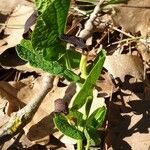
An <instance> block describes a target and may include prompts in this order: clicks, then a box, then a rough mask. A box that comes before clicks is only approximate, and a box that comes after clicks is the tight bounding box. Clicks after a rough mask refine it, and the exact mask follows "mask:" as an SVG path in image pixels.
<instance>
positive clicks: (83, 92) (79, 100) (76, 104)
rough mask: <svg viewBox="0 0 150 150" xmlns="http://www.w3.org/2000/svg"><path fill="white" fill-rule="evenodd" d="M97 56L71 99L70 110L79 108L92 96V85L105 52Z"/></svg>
mask: <svg viewBox="0 0 150 150" xmlns="http://www.w3.org/2000/svg"><path fill="white" fill-rule="evenodd" d="M97 57H98V58H97V59H96V62H95V65H94V67H93V69H92V70H91V71H90V73H89V75H88V77H87V79H86V80H85V82H84V84H83V86H82V87H81V89H80V91H79V93H78V94H77V96H76V97H75V99H74V101H73V105H72V108H71V110H72V111H73V110H78V109H79V108H81V107H82V106H83V105H84V104H85V103H86V100H87V99H88V98H89V97H92V96H93V94H92V93H93V87H94V85H95V83H96V81H97V79H98V78H99V76H100V73H101V70H102V68H103V64H104V61H105V57H106V56H105V52H104V51H101V52H100V53H99V55H98V56H97Z"/></svg>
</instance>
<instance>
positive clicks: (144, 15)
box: [112, 0, 150, 37]
mask: <svg viewBox="0 0 150 150" xmlns="http://www.w3.org/2000/svg"><path fill="white" fill-rule="evenodd" d="M149 7H150V2H149V0H142V1H141V0H129V1H128V4H122V5H118V6H115V7H114V10H115V14H114V15H113V16H112V18H113V20H114V24H115V25H116V26H121V27H122V28H123V30H125V31H126V32H131V33H133V34H135V33H138V32H140V33H141V35H142V36H145V37H146V36H149V35H150V9H149Z"/></svg>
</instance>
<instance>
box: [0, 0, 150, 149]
mask: <svg viewBox="0 0 150 150" xmlns="http://www.w3.org/2000/svg"><path fill="white" fill-rule="evenodd" d="M7 2H8V3H9V0H7ZM75 2H76V1H75ZM16 3H18V1H14V3H13V1H12V6H10V5H9V6H10V7H7V9H8V10H5V9H4V8H0V10H1V11H0V12H1V16H5V15H6V18H7V19H6V20H5V22H2V23H6V24H8V25H9V24H12V25H16V24H20V25H24V24H25V21H26V20H27V18H29V17H30V15H31V14H32V13H33V11H34V8H33V7H31V6H33V5H31V3H29V2H27V3H24V4H21V6H19V7H16V6H17V4H16ZM97 3H98V2H96V3H95V2H94V3H93V2H92V4H94V5H97ZM27 4H28V5H27ZM75 4H76V3H75ZM1 6H4V5H3V4H2V5H0V7H1ZM76 6H78V5H77V4H76ZM148 7H149V2H148V0H143V1H138V2H137V1H135V0H129V2H128V3H127V4H119V5H118V4H117V5H115V6H114V7H113V11H114V12H115V13H114V12H112V11H111V13H112V14H111V15H110V12H109V11H108V12H107V11H106V13H104V12H105V11H104V12H103V13H104V14H101V12H100V14H99V15H97V16H96V19H97V20H99V21H100V22H101V23H98V24H97V20H96V22H93V23H95V26H94V27H93V26H89V27H90V30H89V31H88V30H87V31H88V32H85V31H86V29H88V28H87V26H88V25H85V31H84V30H82V32H80V30H79V29H80V28H81V26H82V28H84V23H85V21H87V17H85V16H84V17H83V18H82V19H81V21H79V22H78V24H75V25H79V27H78V28H79V29H78V28H76V27H74V28H73V29H72V33H73V31H74V30H75V33H76V30H79V31H78V32H79V37H82V36H85V37H87V38H89V37H90V38H91V41H90V44H89V45H90V46H89V48H90V49H94V52H93V54H92V55H91V56H92V57H94V56H95V55H96V53H97V48H96V47H99V46H101V45H103V47H104V48H106V50H107V58H106V61H105V64H104V68H105V69H106V70H107V75H105V76H102V78H100V79H99V80H98V83H97V88H96V89H97V91H96V92H95V95H94V96H95V99H96V100H99V98H96V97H98V96H99V95H100V96H103V97H101V99H102V100H101V101H105V102H106V105H107V108H108V116H107V121H106V127H105V130H106V132H105V130H104V131H103V133H104V134H105V137H104V145H103V148H105V149H133V150H137V149H148V148H149V146H150V145H149V143H150V136H149V132H150V124H149V122H150V121H149V118H150V117H149V109H150V108H149V106H150V105H149V92H150V87H149V85H150V83H149V74H148V73H149V72H148V70H149V60H150V56H149V43H148V41H149V14H150V12H149V9H147V8H148ZM79 8H80V7H79ZM4 10H5V12H4ZM25 10H26V11H25ZM72 11H75V12H76V13H75V14H76V16H74V18H72V21H73V20H74V19H75V18H76V17H78V15H79V13H80V11H79V10H78V9H77V10H74V9H73V10H72ZM82 11H83V10H82ZM84 11H85V12H86V10H84ZM70 13H71V12H70ZM14 14H15V15H14ZM73 14H74V13H73ZM13 15H14V16H13ZM80 15H81V14H80ZM15 16H16V17H15ZM106 16H107V17H106ZM14 17H15V18H14ZM14 19H15V20H14ZM16 19H18V21H16ZM0 21H2V17H1V18H0ZM92 21H93V20H92ZM94 21H95V20H94ZM129 22H130V23H129ZM86 24H88V22H87V23H86ZM96 25H98V26H96ZM112 25H113V26H114V27H113V28H112ZM95 27H96V28H95ZM120 28H121V29H120ZM116 29H117V30H116ZM1 30H2V31H3V34H2V33H1V34H2V38H1V42H0V43H2V45H1V47H0V54H1V56H0V58H5V57H4V56H5V55H4V52H7V50H10V49H8V48H10V47H14V46H16V45H17V44H18V43H19V42H20V40H21V39H22V34H23V31H24V27H23V28H21V29H11V28H10V29H9V28H8V26H6V27H5V26H3V28H1ZM135 37H138V38H139V40H137V39H136V38H135ZM99 41H100V42H99ZM115 42H116V44H113V45H112V47H111V44H112V43H115ZM109 48H110V49H109ZM12 49H13V48H12ZM12 49H11V50H12ZM111 49H113V52H112V51H111ZM12 51H13V50H12ZM91 52H92V51H91ZM134 52H136V55H134V54H133V53H134ZM118 53H119V54H118ZM11 55H12V54H11V53H10V58H11ZM13 60H14V61H16V62H18V61H19V60H17V57H16V56H14V57H13ZM91 60H93V58H91ZM89 61H90V60H89ZM6 62H8V64H9V65H7V67H6V64H4V63H6ZM25 63H26V62H25ZM0 64H1V66H2V67H3V68H2V69H1V70H0V71H1V72H2V74H4V70H6V69H10V68H12V67H13V68H14V69H17V70H19V71H20V70H24V71H25V72H31V73H33V71H34V72H36V74H37V76H39V77H38V78H36V77H35V76H27V77H22V78H18V81H14V76H13V78H12V76H11V78H10V79H9V80H8V81H5V80H4V79H3V78H2V79H1V81H0V103H1V105H0V108H1V109H0V114H1V117H0V120H1V127H5V126H4V125H5V123H7V122H8V121H9V119H11V117H13V116H15V115H16V114H17V113H18V112H19V111H20V110H21V109H22V108H24V107H25V106H27V105H29V102H30V101H32V99H35V97H37V98H39V95H40V90H41V87H42V86H43V85H44V84H45V81H44V80H43V79H44V78H45V77H46V76H47V74H43V71H41V70H39V69H38V70H37V69H34V68H32V69H29V68H30V67H25V68H24V69H23V66H29V65H28V64H25V65H23V64H19V63H18V64H17V65H14V66H12V62H11V61H10V60H9V59H3V61H2V59H0ZM18 65H19V67H18ZM6 71H7V70H6ZM15 71H16V70H15ZM21 74H22V75H23V73H21ZM104 80H106V83H104ZM50 84H52V88H51V90H49V91H48V93H47V94H46V95H45V96H44V97H42V99H43V100H42V101H43V102H42V103H41V105H40V106H39V108H38V109H37V111H36V113H35V115H34V116H33V118H32V119H31V121H30V122H29V123H28V124H27V125H26V126H25V127H24V131H25V134H24V136H25V137H24V138H23V139H25V138H26V139H28V140H29V141H30V142H29V141H28V140H23V141H26V142H24V145H27V147H31V146H34V145H36V144H40V145H44V146H45V145H48V143H50V145H49V146H50V148H52V147H53V146H52V142H53V140H54V139H55V138H54V136H55V137H56V138H57V139H60V141H61V142H63V143H65V145H66V148H63V147H64V145H63V144H62V145H63V146H62V145H61V146H62V147H61V146H60V147H57V145H59V142H58V141H57V142H56V145H55V149H59V148H60V149H64V150H65V149H67V147H68V150H69V149H74V146H73V144H75V143H71V141H70V140H69V139H68V138H66V137H65V138H64V137H63V138H61V137H62V134H61V133H60V132H55V128H54V124H53V121H52V118H53V111H54V109H55V108H54V101H55V100H56V99H59V98H65V99H66V101H67V102H68V103H69V101H68V100H70V99H71V97H72V96H73V95H74V93H75V85H69V84H68V82H67V84H68V85H67V84H66V82H64V81H63V80H62V79H58V78H55V79H54V80H52V81H50ZM59 84H61V86H59ZM67 89H69V90H67ZM94 105H95V107H96V106H97V105H98V101H95V104H94ZM93 107H94V106H93ZM2 121H3V122H2ZM50 135H51V136H50ZM141 139H142V141H141ZM20 141H21V139H20ZM27 141H28V142H27ZM27 143H28V144H27ZM31 143H32V144H31ZM139 143H140V144H139ZM6 145H7V147H9V146H11V145H13V144H12V142H7V144H6ZM8 145H9V146H8ZM5 148H6V147H5V146H3V149H5ZM45 148H46V146H45ZM47 148H48V147H47ZM33 149H34V148H33Z"/></svg>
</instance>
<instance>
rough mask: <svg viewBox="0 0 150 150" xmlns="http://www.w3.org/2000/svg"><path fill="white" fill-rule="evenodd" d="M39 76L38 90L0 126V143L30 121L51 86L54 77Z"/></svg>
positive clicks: (8, 138)
mask: <svg viewBox="0 0 150 150" xmlns="http://www.w3.org/2000/svg"><path fill="white" fill-rule="evenodd" d="M41 78H42V79H41V80H39V82H38V83H37V84H38V86H39V87H42V88H41V90H40V92H38V94H35V96H33V98H32V99H31V100H30V102H29V103H28V104H27V105H26V106H25V107H24V108H22V109H21V110H19V111H18V112H17V113H16V114H15V115H14V116H12V117H11V118H10V120H9V121H8V122H7V123H6V124H4V125H3V126H2V127H1V128H0V145H1V144H3V143H4V142H6V141H8V140H10V139H11V138H12V137H13V136H15V135H16V134H18V133H19V132H20V131H21V130H22V129H23V128H24V127H25V126H26V125H27V124H28V123H29V122H30V121H31V119H32V118H33V116H34V114H35V113H36V111H37V109H38V108H39V106H40V104H41V103H42V101H43V99H44V97H45V96H46V95H47V93H48V92H49V91H50V90H51V89H52V88H53V80H54V77H52V76H48V75H47V76H43V77H41Z"/></svg>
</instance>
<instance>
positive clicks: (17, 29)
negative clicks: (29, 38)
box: [0, 1, 34, 54]
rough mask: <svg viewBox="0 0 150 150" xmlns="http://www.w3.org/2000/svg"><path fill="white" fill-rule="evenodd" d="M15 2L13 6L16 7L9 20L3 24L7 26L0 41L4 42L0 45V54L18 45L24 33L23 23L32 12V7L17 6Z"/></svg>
mask: <svg viewBox="0 0 150 150" xmlns="http://www.w3.org/2000/svg"><path fill="white" fill-rule="evenodd" d="M16 2H17V1H15V4H14V5H15V6H17V7H15V9H14V10H13V13H12V14H11V15H9V19H8V20H7V21H6V22H5V23H6V24H7V26H6V27H5V29H4V36H3V37H4V38H3V39H2V40H0V41H3V42H5V44H3V45H1V47H0V54H1V53H3V52H4V51H5V50H6V49H8V48H10V47H14V46H16V45H17V44H19V42H20V41H21V39H22V34H23V32H24V25H25V22H26V20H27V19H28V17H29V16H30V15H31V14H32V13H33V11H34V10H33V7H30V6H25V5H17V4H16ZM4 3H5V2H4ZM6 8H7V7H6Z"/></svg>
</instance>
